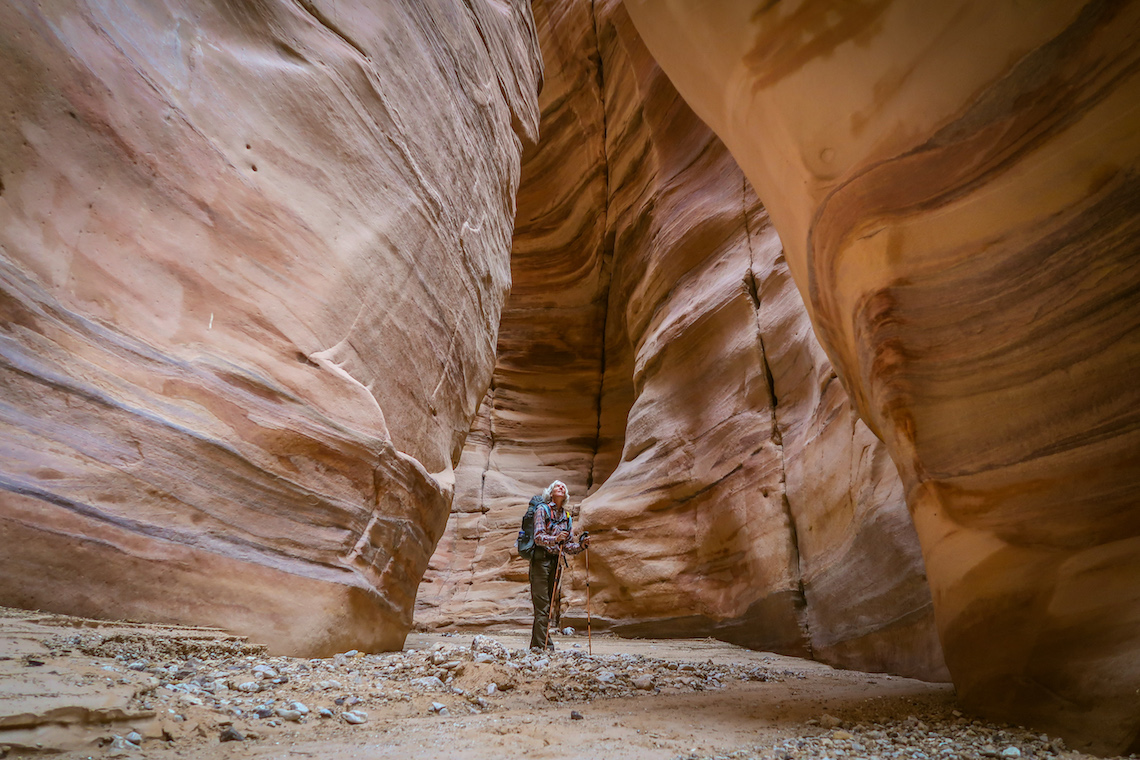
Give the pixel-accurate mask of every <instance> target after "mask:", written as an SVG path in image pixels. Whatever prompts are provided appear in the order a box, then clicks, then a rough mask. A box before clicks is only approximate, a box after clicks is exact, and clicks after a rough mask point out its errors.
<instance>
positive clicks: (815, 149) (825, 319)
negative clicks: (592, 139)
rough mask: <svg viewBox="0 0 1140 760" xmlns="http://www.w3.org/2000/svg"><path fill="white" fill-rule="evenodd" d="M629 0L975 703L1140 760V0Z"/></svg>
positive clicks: (964, 692) (960, 684) (965, 694)
mask: <svg viewBox="0 0 1140 760" xmlns="http://www.w3.org/2000/svg"><path fill="white" fill-rule="evenodd" d="M628 8H629V12H630V14H631V16H632V17H633V18H634V20H635V21H636V23H637V27H638V30H639V31H640V32H641V33H642V34H643V35H644V37H645V40H646V42H647V44H648V46H649V48H650V50H652V51H653V54H654V56H655V57H656V59H657V60H658V61H659V62H660V63H661V65H662V67H663V68H664V69H665V71H666V72H667V73H668V74H669V76H670V77H671V79H672V81H673V82H674V83H675V84H676V85H677V87H678V89H679V90H680V92H681V93H682V95H684V97H685V98H686V100H687V101H688V102H689V103H690V104H692V106H693V107H694V109H695V110H696V112H697V113H698V114H699V115H700V116H701V117H702V118H703V119H704V120H705V121H706V122H707V123H708V124H709V125H711V126H712V128H713V129H714V130H716V132H717V133H718V134H719V135H720V136H721V138H722V139H723V140H724V141H725V143H726V144H727V146H728V147H729V149H730V150H731V151H732V153H733V155H734V156H735V157H736V159H737V160H738V161H739V162H740V164H741V166H742V167H743V168H744V170H745V172H746V174H747V175H748V177H749V179H750V180H751V181H752V183H753V185H754V186H755V187H756V189H757V192H758V194H759V196H760V197H761V198H762V199H763V200H764V201H765V204H766V208H767V209H768V211H769V212H770V214H771V216H772V219H773V222H774V224H775V226H776V228H777V229H778V230H779V233H780V236H781V238H782V240H783V242H784V246H785V252H786V255H787V259H788V265H789V268H790V269H791V272H792V275H793V276H794V277H795V279H796V282H797V285H798V287H799V289H800V291H801V292H802V293H803V294H804V297H805V301H806V302H807V307H808V311H809V312H810V314H811V315H812V318H813V321H814V324H815V327H816V330H817V333H818V334H819V336H820V338H821V342H822V343H823V345H824V346H825V348H826V349H827V352H828V354H829V356H830V357H831V358H832V360H833V361H834V364H835V368H836V371H837V373H838V375H839V377H840V378H841V380H842V381H843V383H844V384H845V386H846V387H847V389H848V391H849V392H850V393H851V394H852V397H853V399H854V401H855V404H856V407H857V409H858V410H859V414H860V416H861V417H862V418H863V419H864V420H866V421H867V422H868V424H869V425H870V426H871V428H872V429H873V430H875V431H876V432H877V433H878V434H879V435H880V436H881V437H882V438H883V440H884V441H885V442H886V445H887V448H888V450H889V452H890V455H891V457H892V459H893V460H894V461H895V463H896V464H897V466H898V469H899V472H900V474H901V476H902V479H903V484H904V487H905V492H906V495H907V501H908V505H909V508H910V511H911V513H912V514H913V516H914V521H915V524H916V527H917V530H918V535H919V538H920V540H921V542H922V547H923V553H924V555H925V558H926V567H927V572H928V575H929V581H930V586H931V591H932V596H933V600H934V604H935V614H936V618H937V622H938V629H939V633H940V638H941V641H942V644H943V647H944V650H945V655H946V663H947V665H948V667H949V669H950V672H951V673H952V674H953V678H954V682H955V685H956V687H957V689H958V693H959V695H960V696H961V698H962V699H963V701H964V703H965V704H967V705H968V706H970V707H971V708H972V709H976V710H980V711H982V712H983V713H984V714H987V715H990V716H995V717H999V718H1001V719H1004V720H1009V721H1012V722H1016V723H1021V724H1028V725H1041V726H1046V727H1048V728H1050V729H1051V730H1057V731H1060V732H1061V733H1062V734H1063V735H1064V736H1066V737H1067V738H1070V739H1072V740H1073V742H1074V743H1075V744H1076V746H1079V747H1082V748H1084V747H1091V748H1093V749H1095V750H1097V751H1136V750H1140V625H1138V623H1140V580H1138V579H1140V511H1138V510H1137V508H1136V493H1137V491H1138V489H1140V411H1138V410H1140V385H1138V384H1137V383H1136V382H1135V371H1136V368H1137V367H1140V337H1138V336H1140V299H1138V298H1137V295H1136V294H1137V293H1138V292H1140V243H1138V241H1140V189H1138V186H1137V176H1138V174H1140V171H1138V170H1140V3H1136V2H1121V3H1099V2H1088V3H1083V2H1074V1H1071V0H1064V1H1054V2H1043V3H1034V4H1030V5H1026V4H1023V3H1018V2H1012V1H1006V2H997V3H971V2H951V3H924V2H917V1H915V0H895V1H893V2H891V1H889V0H888V1H886V2H876V3H852V4H842V3H794V4H788V3H778V4H774V3H760V2H743V1H741V2H726V3H717V4H715V7H711V8H705V7H702V8H701V9H700V11H699V12H698V11H697V10H696V8H695V6H693V5H692V4H689V3H682V2H672V1H670V2H666V3H657V2H653V3H650V2H644V1H643V0H631V2H630V3H629V5H628Z"/></svg>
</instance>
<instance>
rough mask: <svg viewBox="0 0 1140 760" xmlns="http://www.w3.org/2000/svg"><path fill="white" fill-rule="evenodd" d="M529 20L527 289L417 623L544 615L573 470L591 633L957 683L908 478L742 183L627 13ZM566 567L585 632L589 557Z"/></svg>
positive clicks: (519, 265)
mask: <svg viewBox="0 0 1140 760" xmlns="http://www.w3.org/2000/svg"><path fill="white" fill-rule="evenodd" d="M534 11H535V16H536V22H537V27H538V33H539V39H540V43H541V46H542V50H543V56H544V61H545V66H546V71H545V86H544V89H543V92H542V95H541V98H540V104H541V106H542V122H541V128H540V134H541V139H540V142H539V145H538V146H537V147H536V148H535V149H534V150H533V151H530V152H528V154H527V155H526V156H525V157H524V165H523V179H522V183H521V187H520V192H519V204H518V208H519V216H518V222H517V225H516V233H515V240H514V250H513V253H512V276H513V281H514V286H513V290H512V293H511V296H510V299H509V301H508V304H507V306H506V307H505V310H504V315H503V331H502V333H501V335H500V338H499V359H498V364H497V366H496V369H495V375H494V380H493V385H492V391H491V393H490V394H489V396H488V398H487V399H486V401H485V403H484V406H483V408H482V409H481V411H480V415H479V421H478V423H477V425H476V427H475V428H474V429H473V432H472V436H471V438H469V439H468V443H467V447H466V449H465V451H464V455H463V457H462V459H461V464H460V466H459V468H458V470H457V482H456V499H455V506H454V512H453V515H452V520H451V522H450V523H449V527H448V530H447V531H446V533H445V535H444V538H443V541H442V542H441V545H440V548H439V550H438V551H437V553H436V555H435V556H434V558H433V560H432V565H431V567H430V568H429V571H428V573H427V574H426V576H425V584H424V586H423V587H421V591H420V597H419V601H418V609H417V622H419V623H422V624H425V625H430V626H447V625H451V624H454V623H462V624H464V625H472V624H485V625H494V624H496V623H503V622H512V623H516V624H517V623H522V622H525V621H527V620H529V617H530V602H529V596H528V594H529V592H528V590H527V587H526V584H525V581H526V572H527V571H526V567H525V564H524V563H523V562H522V561H521V560H520V559H519V558H518V557H516V556H515V555H514V551H513V546H514V538H515V531H516V529H517V527H518V522H519V519H520V517H521V514H522V511H523V510H524V509H525V505H526V502H527V499H528V498H529V497H530V495H532V494H533V493H536V492H537V491H538V490H539V489H540V488H541V487H542V486H544V485H545V484H546V483H548V482H549V481H550V480H551V479H553V478H555V477H560V478H562V479H563V480H566V481H567V482H568V483H569V484H570V487H571V501H572V502H577V501H580V500H581V508H580V514H579V516H578V520H579V524H580V525H581V526H583V527H585V528H588V529H589V530H590V532H591V535H592V536H593V537H594V542H593V548H592V549H591V552H590V562H591V567H590V570H591V576H592V577H591V590H592V599H591V602H592V606H593V609H592V612H593V622H594V623H595V624H596V625H603V626H605V627H608V628H611V629H613V630H617V631H619V632H622V633H627V634H631V635H656V636H661V635H697V636H704V635H715V636H717V637H720V638H723V639H726V640H729V641H734V642H737V643H741V644H744V645H747V646H753V647H759V648H772V649H777V650H780V651H784V652H794V653H799V654H806V655H814V656H816V657H818V658H820V659H823V660H826V661H828V662H832V663H835V664H839V665H843V666H848V667H858V668H864V669H868V670H891V671H894V672H901V673H907V674H912V675H920V676H923V677H927V678H933V679H940V678H945V677H946V673H945V669H944V665H943V663H942V658H941V652H940V649H939V646H938V642H937V638H936V634H935V631H934V625H933V616H932V613H931V604H930V596H929V591H928V590H927V587H926V583H925V578H924V575H923V567H922V558H921V556H920V555H919V551H918V544H917V539H916V538H915V536H914V531H913V527H912V526H911V524H910V520H909V517H908V516H907V514H906V509H905V505H904V501H903V495H902V486H901V483H900V481H899V479H898V475H897V473H896V472H895V469H894V466H893V464H892V463H891V462H890V460H889V457H888V456H887V454H886V450H885V448H884V447H883V445H882V444H881V443H880V442H879V441H878V440H877V439H876V438H875V437H874V436H873V435H872V434H871V432H870V431H869V430H868V429H867V428H866V426H864V425H863V423H861V422H860V421H859V420H858V418H857V417H856V415H855V414H854V412H853V411H852V408H851V405H850V403H849V402H848V399H847V396H846V394H845V392H844V391H843V389H842V387H841V385H840V384H839V383H838V382H837V381H836V380H835V375H834V373H833V372H832V370H831V365H830V363H829V362H828V360H827V358H826V356H825V355H824V354H823V352H822V350H821V349H820V347H819V345H818V344H817V343H816V342H815V339H814V337H813V336H812V332H811V327H810V324H809V321H808V317H807V314H806V312H805V310H804V307H803V303H802V301H801V300H800V296H799V294H798V292H797V291H796V289H795V286H794V284H793V283H792V281H791V278H790V276H789V274H788V269H787V267H786V265H785V262H784V260H783V254H782V250H781V246H780V242H779V239H778V238H777V237H776V234H775V230H774V229H773V228H772V226H771V224H770V223H769V221H768V217H767V213H766V212H765V210H764V208H763V207H762V206H761V205H760V203H759V202H758V201H757V199H756V196H755V194H754V193H753V192H752V189H751V186H750V184H749V183H748V182H747V181H746V180H745V178H744V176H743V174H742V173H741V171H740V169H739V168H737V166H736V164H735V162H734V161H733V160H732V158H731V157H730V156H729V154H728V152H727V151H726V150H725V148H724V146H723V145H722V144H721V143H720V141H719V140H718V139H717V138H716V137H715V136H714V135H713V134H712V133H711V132H710V131H709V130H708V128H707V127H705V126H704V125H703V124H702V123H701V122H700V121H699V120H698V119H697V118H696V116H695V115H694V114H693V113H692V111H691V110H690V109H689V108H688V106H686V105H685V104H684V103H683V102H682V101H681V99H680V98H679V96H678V95H677V93H676V91H675V90H674V88H673V87H672V86H671V85H670V83H669V82H668V81H667V80H666V79H665V77H664V76H663V74H662V73H661V70H660V69H659V68H658V66H657V65H656V63H655V62H654V61H653V60H652V58H651V57H650V56H649V54H648V52H647V51H646V49H645V47H644V45H643V44H642V43H641V41H640V38H639V37H638V35H637V33H636V31H635V30H634V29H633V27H632V25H631V23H630V21H629V19H628V16H627V15H626V13H625V11H624V9H623V7H622V6H621V5H620V4H617V3H608V4H598V5H597V6H596V7H592V6H591V4H588V3H582V2H560V3H554V2H551V3H536V4H535V6H534ZM593 13H596V17H594V15H593ZM595 30H596V31H595ZM583 497H585V498H584V500H583ZM570 577H571V588H570V596H571V600H570V601H571V604H570V607H569V609H568V611H567V612H566V619H567V620H569V621H572V622H574V623H575V624H581V623H584V620H583V618H584V614H583V613H584V602H585V599H584V596H585V593H584V592H585V584H584V580H585V578H584V558H579V559H578V560H576V563H575V565H574V567H573V568H572V570H571V576H570Z"/></svg>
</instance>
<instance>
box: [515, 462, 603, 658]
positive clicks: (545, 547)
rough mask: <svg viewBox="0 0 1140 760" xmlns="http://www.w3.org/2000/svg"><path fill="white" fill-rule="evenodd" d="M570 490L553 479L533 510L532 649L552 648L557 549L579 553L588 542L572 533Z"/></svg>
mask: <svg viewBox="0 0 1140 760" xmlns="http://www.w3.org/2000/svg"><path fill="white" fill-rule="evenodd" d="M568 496H569V491H568V490H567V488H566V484H565V483H563V482H562V481H561V480H556V481H554V482H553V483H551V484H550V485H548V486H547V487H546V490H545V491H543V492H542V503H541V504H539V505H538V508H537V509H536V510H535V513H534V553H533V554H532V555H531V558H530V601H531V604H533V605H534V625H533V626H531V629H530V646H531V649H542V648H543V647H548V648H550V649H553V648H554V645H553V644H547V626H548V625H549V623H550V604H551V596H552V592H553V591H554V586H555V582H556V579H557V577H558V560H559V556H560V554H559V549H560V548H561V550H562V553H563V554H578V553H579V552H581V551H583V550H584V549H585V548H586V547H587V546H588V545H589V543H590V537H589V536H582V537H579V538H574V537H573V536H572V535H571V521H570V515H569V514H567V513H566V509H565V507H566V499H567V497H568Z"/></svg>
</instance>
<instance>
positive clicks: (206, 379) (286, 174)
mask: <svg viewBox="0 0 1140 760" xmlns="http://www.w3.org/2000/svg"><path fill="white" fill-rule="evenodd" d="M0 29H2V30H3V31H2V32H0V34H2V35H3V38H4V45H3V46H0V103H3V112H4V118H3V119H2V120H0V149H2V153H3V155H4V156H5V161H4V164H3V166H2V167H0V314H2V318H0V388H2V390H0V440H2V441H3V443H2V444H0V447H2V451H3V454H2V465H3V466H2V471H0V542H2V543H3V545H4V546H5V551H4V552H3V553H0V603H3V604H8V605H17V606H24V607H31V608H42V609H49V610H54V611H59V612H66V613H74V614H79V615H91V616H112V617H125V618H135V619H142V620H157V621H174V622H189V623H196V624H211V625H219V626H222V627H224V628H228V629H230V630H232V631H236V632H238V633H243V634H247V635H250V636H251V637H253V638H254V639H255V640H257V641H259V642H263V643H266V644H268V645H269V646H270V647H271V648H272V649H273V650H275V651H279V652H287V653H290V654H300V655H304V654H310V655H316V654H328V653H330V652H332V651H342V650H344V649H347V648H353V647H355V648H361V649H384V648H393V647H398V646H400V645H401V644H402V641H403V638H404V635H405V634H406V632H407V630H408V628H409V627H410V624H411V606H412V603H413V600H414V596H415V589H416V586H417V584H418V582H419V579H420V577H421V574H422V572H423V570H424V568H425V567H426V565H427V561H428V558H429V556H430V554H431V552H432V549H433V547H434V545H435V543H436V541H437V539H438V537H439V535H440V533H441V532H442V529H443V527H444V523H445V520H446V517H447V514H448V510H449V504H450V500H451V494H452V491H451V488H452V486H451V477H452V472H451V468H452V466H453V464H454V463H455V462H456V461H457V460H458V457H459V453H460V449H461V447H462V444H463V441H464V439H465V437H466V434H467V431H468V429H469V427H470V424H471V419H472V416H473V415H474V413H475V410H476V407H477V404H478V402H479V399H480V398H481V396H482V395H483V393H484V391H485V389H486V387H487V384H488V380H489V378H490V374H491V371H492V367H493V361H494V348H495V346H494V339H495V335H496V332H497V329H498V323H499V317H500V309H501V305H502V303H503V300H504V299H505V296H506V293H507V290H508V287H509V268H508V267H509V258H508V255H509V246H510V239H511V231H512V219H513V216H514V206H513V199H514V193H515V189H516V184H517V179H518V171H519V163H520V152H521V148H522V145H521V142H520V141H521V140H523V139H525V140H533V138H534V136H535V134H536V128H537V116H538V114H537V104H536V101H535V93H536V91H537V89H538V84H539V79H540V76H541V75H540V64H539V59H538V51H537V49H536V40H535V36H534V29H533V25H532V20H531V17H530V14H529V12H528V11H527V9H526V6H525V5H524V4H523V3H521V2H515V3H502V2H494V3H491V2H484V1H481V0H471V1H468V2H446V1H444V0H440V1H439V2H428V3H423V2H418V1H417V2H407V3H382V4H379V5H378V4H375V3H366V2H335V3H333V2H325V1H324V0H303V1H302V2H297V3H285V2H282V3H275V2H274V3H268V2H254V3H243V4H233V3H228V2H218V3H190V2H176V1H174V0H172V1H171V2H166V3H161V4H155V3H152V2H143V1H141V0H140V1H139V2H116V3H100V2H83V1H82V0H74V1H73V2H60V3H50V4H40V3H9V4H5V5H4V7H3V8H0Z"/></svg>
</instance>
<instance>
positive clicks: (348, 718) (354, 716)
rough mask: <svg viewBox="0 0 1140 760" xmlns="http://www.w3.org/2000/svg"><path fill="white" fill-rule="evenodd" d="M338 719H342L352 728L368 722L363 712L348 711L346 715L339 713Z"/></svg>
mask: <svg viewBox="0 0 1140 760" xmlns="http://www.w3.org/2000/svg"><path fill="white" fill-rule="evenodd" d="M340 717H341V718H343V719H344V722H345V723H351V724H353V725H354V726H358V725H360V724H361V723H363V722H365V721H366V720H368V713H366V712H364V711H363V710H349V711H348V712H346V713H341V715H340Z"/></svg>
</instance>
